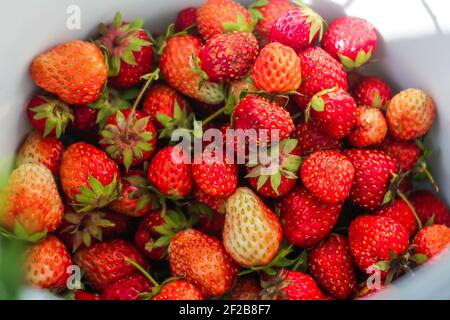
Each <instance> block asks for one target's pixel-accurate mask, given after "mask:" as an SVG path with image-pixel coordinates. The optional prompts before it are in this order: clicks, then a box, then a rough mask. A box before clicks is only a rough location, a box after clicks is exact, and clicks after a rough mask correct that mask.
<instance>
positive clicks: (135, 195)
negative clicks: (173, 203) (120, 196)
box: [122, 174, 158, 214]
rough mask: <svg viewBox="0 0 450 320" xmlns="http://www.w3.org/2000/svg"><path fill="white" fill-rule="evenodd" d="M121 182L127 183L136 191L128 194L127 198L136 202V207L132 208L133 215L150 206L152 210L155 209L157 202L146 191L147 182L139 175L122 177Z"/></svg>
mask: <svg viewBox="0 0 450 320" xmlns="http://www.w3.org/2000/svg"><path fill="white" fill-rule="evenodd" d="M122 180H124V181H127V182H128V183H130V184H131V185H132V186H134V187H136V188H137V189H136V190H134V191H132V192H130V193H129V195H128V198H129V199H130V200H137V203H136V207H135V208H134V211H133V213H134V214H137V213H138V212H139V211H140V210H142V209H144V208H145V207H146V206H148V205H149V204H151V208H152V209H157V208H158V207H157V206H155V205H157V201H156V199H155V195H154V194H152V193H150V192H149V191H148V189H147V187H148V183H147V180H146V179H145V178H144V177H143V176H141V175H138V174H136V175H130V176H128V177H122Z"/></svg>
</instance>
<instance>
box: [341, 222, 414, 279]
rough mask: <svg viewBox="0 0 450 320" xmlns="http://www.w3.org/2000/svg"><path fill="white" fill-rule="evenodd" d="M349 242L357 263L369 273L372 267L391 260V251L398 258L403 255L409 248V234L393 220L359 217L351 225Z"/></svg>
mask: <svg viewBox="0 0 450 320" xmlns="http://www.w3.org/2000/svg"><path fill="white" fill-rule="evenodd" d="M348 241H349V246H350V251H351V253H352V256H353V259H354V261H355V263H356V264H357V265H358V267H359V268H360V269H361V270H362V271H364V272H367V268H369V267H370V266H373V265H375V264H376V263H378V262H380V261H385V260H390V259H391V254H390V252H391V251H392V252H393V253H394V254H395V255H397V256H398V255H401V254H403V253H404V252H405V251H406V250H407V249H408V247H409V233H408V230H406V228H405V227H403V226H402V225H401V224H400V223H398V222H397V221H395V220H392V219H391V218H387V217H382V216H359V217H357V218H356V219H355V220H353V221H352V222H351V224H350V227H349V230H348ZM368 272H369V273H370V270H369V271H368Z"/></svg>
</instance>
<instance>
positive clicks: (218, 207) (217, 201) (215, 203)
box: [193, 186, 227, 214]
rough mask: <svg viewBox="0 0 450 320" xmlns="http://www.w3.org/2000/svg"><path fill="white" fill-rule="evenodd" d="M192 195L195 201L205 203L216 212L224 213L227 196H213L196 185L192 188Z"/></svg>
mask: <svg viewBox="0 0 450 320" xmlns="http://www.w3.org/2000/svg"><path fill="white" fill-rule="evenodd" d="M193 194H194V197H195V199H196V200H197V201H199V202H201V203H203V204H206V205H207V206H208V207H210V208H211V209H213V210H215V211H217V212H218V213H222V214H224V213H225V206H226V202H227V198H222V197H213V196H210V195H208V194H206V193H205V192H203V191H202V189H200V188H199V187H198V186H196V187H195V188H194V192H193Z"/></svg>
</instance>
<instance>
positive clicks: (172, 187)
mask: <svg viewBox="0 0 450 320" xmlns="http://www.w3.org/2000/svg"><path fill="white" fill-rule="evenodd" d="M187 157H188V155H187V153H186V151H184V150H183V149H180V148H178V147H165V148H164V149H161V150H160V151H159V152H158V153H157V154H156V155H155V156H154V157H153V158H152V160H151V162H150V165H149V167H148V173H147V175H148V180H149V182H150V184H151V185H153V186H154V187H155V188H156V189H157V190H158V191H159V192H160V193H162V194H163V195H166V196H175V197H186V196H187V195H189V194H190V193H191V191H192V188H193V183H194V182H193V178H192V169H191V165H190V161H189V159H187Z"/></svg>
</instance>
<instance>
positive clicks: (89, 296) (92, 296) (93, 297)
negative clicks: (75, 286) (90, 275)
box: [74, 290, 100, 300]
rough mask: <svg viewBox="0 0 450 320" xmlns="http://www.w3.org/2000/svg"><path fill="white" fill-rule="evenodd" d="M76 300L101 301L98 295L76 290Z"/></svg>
mask: <svg viewBox="0 0 450 320" xmlns="http://www.w3.org/2000/svg"><path fill="white" fill-rule="evenodd" d="M74 298H75V300H100V296H99V295H98V294H97V293H90V292H87V291H83V290H76V291H75V293H74Z"/></svg>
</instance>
